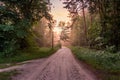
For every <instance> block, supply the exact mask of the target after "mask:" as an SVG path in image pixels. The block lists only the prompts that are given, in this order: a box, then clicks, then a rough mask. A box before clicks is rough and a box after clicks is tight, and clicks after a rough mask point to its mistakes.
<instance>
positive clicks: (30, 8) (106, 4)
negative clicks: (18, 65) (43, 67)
mask: <svg viewBox="0 0 120 80" xmlns="http://www.w3.org/2000/svg"><path fill="white" fill-rule="evenodd" d="M60 1H61V2H62V3H63V4H64V9H66V10H68V12H69V18H70V19H71V24H70V23H68V24H67V27H65V22H62V21H61V22H59V26H60V27H61V26H62V29H63V30H62V35H61V36H62V37H61V36H60V37H61V38H60V40H62V41H64V40H65V41H67V40H66V39H67V38H68V40H70V42H69V44H70V45H71V46H67V47H70V49H71V50H72V52H73V54H74V55H75V56H76V57H77V58H78V59H80V60H82V61H85V62H86V63H88V64H90V65H92V66H93V67H94V68H96V69H98V70H101V71H103V73H104V71H106V72H107V73H105V75H107V76H109V77H110V76H111V77H112V78H111V79H110V78H108V79H107V78H105V79H103V80H120V77H119V75H120V64H119V63H120V1H119V0H60ZM51 7H52V4H51V3H50V0H24V1H23V0H0V64H1V63H8V62H12V63H13V62H21V61H25V60H30V59H36V58H41V57H46V56H50V55H51V54H53V53H54V52H55V51H57V50H58V49H59V48H60V46H62V44H60V42H58V44H56V45H54V31H53V29H54V26H55V24H56V21H55V20H54V19H53V15H52V14H51V13H50V11H51ZM69 28H70V29H71V33H70V35H69V37H68V36H67V34H64V33H66V31H65V30H67V29H69ZM58 47H59V48H58ZM33 53H36V54H33ZM39 53H40V54H39ZM42 53H44V54H42ZM33 55H34V56H33ZM23 56H24V57H23ZM21 57H23V58H21ZM7 59H8V60H7ZM0 66H1V65H0ZM115 74H117V76H116V75H115ZM102 76H103V75H102ZM104 77H105V76H104ZM0 80H1V79H0Z"/></svg>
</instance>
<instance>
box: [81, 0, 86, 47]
mask: <svg viewBox="0 0 120 80" xmlns="http://www.w3.org/2000/svg"><path fill="white" fill-rule="evenodd" d="M82 7H83V8H82V13H83V19H84V33H85V44H86V45H87V25H86V17H85V8H84V1H83V0H82Z"/></svg>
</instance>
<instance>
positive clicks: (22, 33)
mask: <svg viewBox="0 0 120 80" xmlns="http://www.w3.org/2000/svg"><path fill="white" fill-rule="evenodd" d="M0 1H1V2H3V5H0V57H1V56H2V57H10V56H13V55H14V54H16V52H15V51H16V50H17V49H23V48H25V47H26V46H27V43H29V42H27V40H26V37H27V36H29V35H28V34H30V33H31V29H32V26H33V24H34V23H35V22H37V21H39V20H40V19H41V18H42V17H46V18H47V19H49V20H51V19H52V17H51V15H50V14H49V13H48V7H47V3H46V2H45V1H44V0H25V1H21V0H0ZM31 36H32V35H31Z"/></svg>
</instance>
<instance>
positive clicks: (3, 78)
mask: <svg viewBox="0 0 120 80" xmlns="http://www.w3.org/2000/svg"><path fill="white" fill-rule="evenodd" d="M17 74H19V73H18V71H16V70H14V71H10V72H2V73H0V80H12V78H11V76H13V75H17Z"/></svg>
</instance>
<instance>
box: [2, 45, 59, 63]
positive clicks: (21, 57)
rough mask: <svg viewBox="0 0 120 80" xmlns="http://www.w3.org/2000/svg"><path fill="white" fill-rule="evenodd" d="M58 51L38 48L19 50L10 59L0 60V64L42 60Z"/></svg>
mask: <svg viewBox="0 0 120 80" xmlns="http://www.w3.org/2000/svg"><path fill="white" fill-rule="evenodd" d="M57 50H58V48H54V49H51V48H47V47H43V48H38V47H29V48H26V49H24V50H19V51H17V52H16V55H14V56H12V57H8V58H7V59H6V58H0V64H1V63H17V62H23V61H27V60H32V59H39V58H44V57H48V56H50V55H52V54H53V53H55V52H56V51H57Z"/></svg>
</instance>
